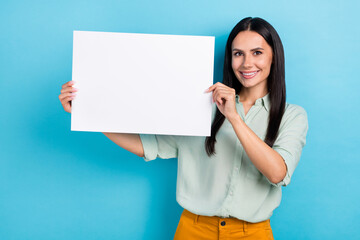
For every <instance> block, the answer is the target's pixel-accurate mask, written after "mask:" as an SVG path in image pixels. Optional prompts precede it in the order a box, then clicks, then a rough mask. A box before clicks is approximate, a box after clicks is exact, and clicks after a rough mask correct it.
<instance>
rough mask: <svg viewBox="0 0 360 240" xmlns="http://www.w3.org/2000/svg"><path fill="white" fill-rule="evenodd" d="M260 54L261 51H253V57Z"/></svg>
mask: <svg viewBox="0 0 360 240" xmlns="http://www.w3.org/2000/svg"><path fill="white" fill-rule="evenodd" d="M260 54H262V52H261V51H255V52H254V55H260Z"/></svg>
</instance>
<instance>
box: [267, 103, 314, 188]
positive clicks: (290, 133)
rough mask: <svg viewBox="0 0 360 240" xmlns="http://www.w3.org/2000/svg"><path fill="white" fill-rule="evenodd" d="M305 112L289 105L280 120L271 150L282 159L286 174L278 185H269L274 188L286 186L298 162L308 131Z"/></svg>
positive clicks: (298, 107)
mask: <svg viewBox="0 0 360 240" xmlns="http://www.w3.org/2000/svg"><path fill="white" fill-rule="evenodd" d="M308 128H309V127H308V118H307V113H306V111H305V110H304V109H303V108H302V107H300V106H297V105H289V106H288V109H287V110H286V111H285V113H284V116H283V118H282V121H281V124H280V128H279V133H278V137H277V139H276V141H275V142H274V145H273V149H274V150H275V151H276V152H278V153H279V154H280V155H281V157H282V158H283V159H284V161H285V164H286V167H287V172H286V176H285V178H284V179H283V180H282V181H281V182H279V183H276V184H274V183H271V182H270V183H271V184H272V185H274V186H276V187H280V186H287V185H288V184H289V183H290V179H291V176H292V174H293V173H294V170H295V168H296V166H297V164H298V162H299V160H300V156H301V152H302V149H303V147H304V146H305V143H306V134H307V131H308Z"/></svg>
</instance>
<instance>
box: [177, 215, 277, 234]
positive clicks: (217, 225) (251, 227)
mask: <svg viewBox="0 0 360 240" xmlns="http://www.w3.org/2000/svg"><path fill="white" fill-rule="evenodd" d="M192 239H194V240H225V239H226V240H230V239H244V240H245V239H246V240H251V239H256V240H262V239H266V240H268V239H272V240H273V239H274V237H273V234H272V230H271V226H270V219H268V220H266V221H263V222H258V223H250V222H246V221H242V220H239V219H236V218H221V217H208V216H202V215H196V214H193V213H191V212H189V211H187V210H186V209H185V210H184V211H183V213H182V214H181V217H180V221H179V224H178V227H177V229H176V233H175V237H174V240H192Z"/></svg>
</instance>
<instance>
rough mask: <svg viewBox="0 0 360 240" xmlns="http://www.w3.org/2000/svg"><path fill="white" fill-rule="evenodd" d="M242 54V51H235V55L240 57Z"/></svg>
mask: <svg viewBox="0 0 360 240" xmlns="http://www.w3.org/2000/svg"><path fill="white" fill-rule="evenodd" d="M242 55H243V53H242V52H234V56H235V57H239V56H242Z"/></svg>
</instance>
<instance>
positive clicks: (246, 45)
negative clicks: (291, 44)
mask: <svg viewBox="0 0 360 240" xmlns="http://www.w3.org/2000/svg"><path fill="white" fill-rule="evenodd" d="M257 47H261V48H264V49H265V48H270V49H271V47H270V46H269V44H268V43H267V42H266V41H265V39H264V38H263V37H262V36H261V35H260V34H258V33H257V32H254V31H242V32H239V33H238V35H237V36H236V37H235V38H234V40H233V42H232V44H231V48H232V49H233V48H237V49H241V50H249V49H254V48H257Z"/></svg>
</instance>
